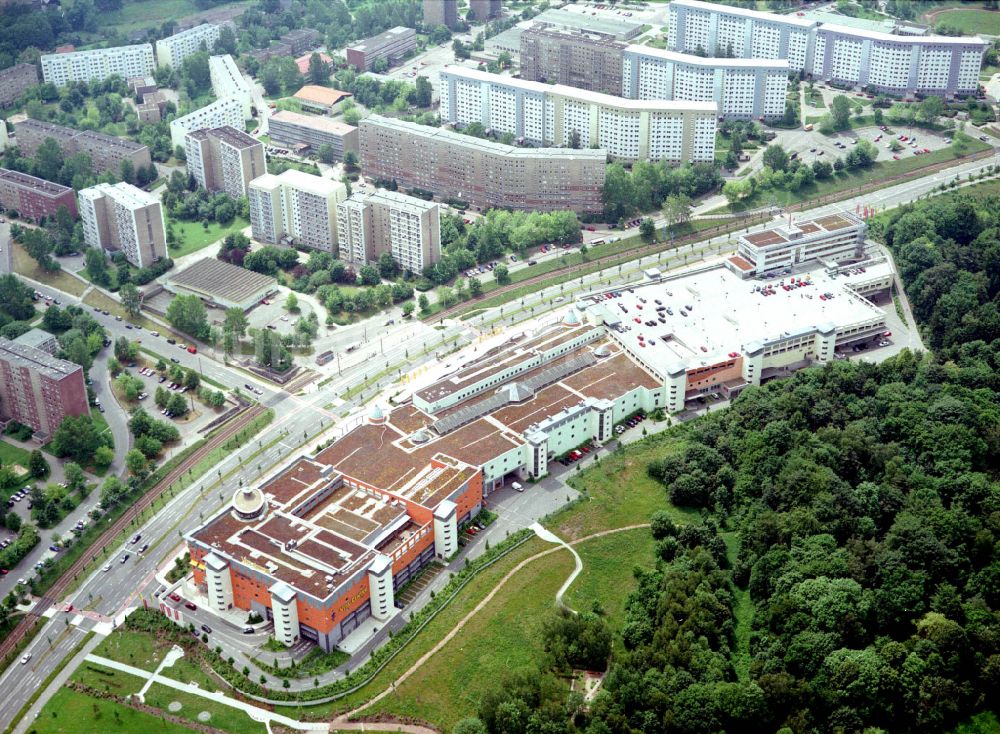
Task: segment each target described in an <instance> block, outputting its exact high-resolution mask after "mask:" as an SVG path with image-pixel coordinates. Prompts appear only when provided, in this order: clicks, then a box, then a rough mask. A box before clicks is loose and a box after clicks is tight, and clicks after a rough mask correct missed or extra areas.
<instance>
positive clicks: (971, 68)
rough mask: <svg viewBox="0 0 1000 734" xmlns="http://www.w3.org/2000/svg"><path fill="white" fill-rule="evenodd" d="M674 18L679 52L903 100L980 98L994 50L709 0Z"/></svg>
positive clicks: (684, 6)
mask: <svg viewBox="0 0 1000 734" xmlns="http://www.w3.org/2000/svg"><path fill="white" fill-rule="evenodd" d="M667 19H668V20H667V28H668V32H667V37H668V38H669V39H670V40H669V43H670V48H671V50H673V51H679V52H683V53H695V52H701V53H703V54H704V55H706V56H728V57H735V58H748V59H787V60H788V64H789V68H790V69H791V71H802V72H803V73H804V74H805V75H806V76H807V77H810V78H813V79H821V80H823V81H828V82H835V83H838V84H842V85H849V86H854V87H862V88H869V89H872V90H874V91H876V92H886V93H889V94H895V95H914V94H940V95H944V96H954V95H957V94H969V93H972V92H975V91H976V89H977V88H978V83H979V82H978V80H979V69H980V66H981V65H982V57H983V52H984V51H985V49H986V42H985V41H983V40H982V39H981V38H978V37H953V36H914V35H909V34H901V35H895V34H890V33H884V32H880V31H873V30H868V29H865V28H854V27H848V26H843V25H837V24H832V23H821V22H819V21H816V20H808V19H805V18H799V17H797V16H793V15H777V14H775V13H764V12H759V11H756V10H745V9H743V8H734V7H732V6H728V5H722V4H716V3H707V2H702V0H676V1H675V2H671V3H670V5H669V6H668V8H667Z"/></svg>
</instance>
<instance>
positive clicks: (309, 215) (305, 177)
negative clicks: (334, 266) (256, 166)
mask: <svg viewBox="0 0 1000 734" xmlns="http://www.w3.org/2000/svg"><path fill="white" fill-rule="evenodd" d="M247 196H248V199H249V201H250V227H251V230H252V236H253V238H254V239H255V240H257V241H258V242H266V243H268V244H278V243H284V242H287V243H289V244H294V245H301V246H303V247H309V248H312V249H314V250H323V251H325V252H330V253H333V252H337V204H339V203H340V202H342V201H343V200H344V199H346V198H347V187H346V186H344V184H342V183H341V182H340V181H332V180H330V179H328V178H322V177H321V176H313V175H311V174H308V173H303V172H302V171H297V170H295V169H290V170H288V171H285V172H284V173H282V174H280V175H278V176H275V175H273V174H270V173H265V174H264V175H263V176H260V177H258V178H256V179H254V180H253V181H251V182H250V190H249V192H248V195H247Z"/></svg>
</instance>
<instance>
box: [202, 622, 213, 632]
mask: <svg viewBox="0 0 1000 734" xmlns="http://www.w3.org/2000/svg"><path fill="white" fill-rule="evenodd" d="M201 631H202V632H204V633H205V634H206V635H210V634H212V628H211V627H209V626H208V625H207V624H203V625H202V626H201Z"/></svg>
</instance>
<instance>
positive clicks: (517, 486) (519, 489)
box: [510, 482, 524, 492]
mask: <svg viewBox="0 0 1000 734" xmlns="http://www.w3.org/2000/svg"><path fill="white" fill-rule="evenodd" d="M510 486H511V487H513V488H514V491H515V492H523V491H524V487H523V486H522V485H521V483H520V482H514V483H512V484H511V485H510Z"/></svg>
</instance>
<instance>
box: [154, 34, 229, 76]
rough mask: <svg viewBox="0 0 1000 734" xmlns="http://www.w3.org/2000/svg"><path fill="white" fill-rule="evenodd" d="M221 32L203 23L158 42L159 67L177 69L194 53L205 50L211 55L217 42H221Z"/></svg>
mask: <svg viewBox="0 0 1000 734" xmlns="http://www.w3.org/2000/svg"><path fill="white" fill-rule="evenodd" d="M220 30H221V27H220V26H217V25H215V24H214V23H202V24H201V25H198V26H195V27H194V28H188V29H187V30H186V31H181V32H180V33H175V34H174V35H172V36H167V37H166V38H161V39H160V40H159V41H157V42H156V63H157V65H158V66H170V67H174V68H176V67H178V66H179V65H180V63H181V62H182V61H183V60H184V59H186V58H187V57H188V56H190V55H191V54H193V53H197V52H198V51H201V50H203V49H204V50H205V51H208V52H210V53H211V51H212V47H213V46H214V45H215V42H216V41H218V40H219V31H220Z"/></svg>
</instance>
